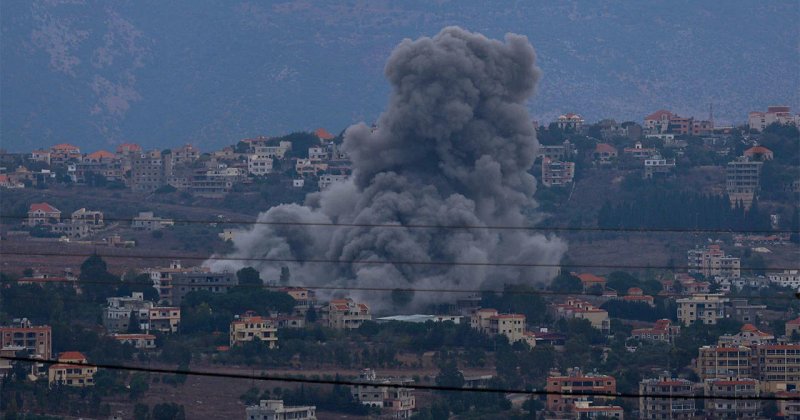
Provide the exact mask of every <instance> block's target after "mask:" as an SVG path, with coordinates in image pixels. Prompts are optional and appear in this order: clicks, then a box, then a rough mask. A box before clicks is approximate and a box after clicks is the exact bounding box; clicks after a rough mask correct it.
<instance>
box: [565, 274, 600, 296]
mask: <svg viewBox="0 0 800 420" xmlns="http://www.w3.org/2000/svg"><path fill="white" fill-rule="evenodd" d="M571 274H572V275H573V276H575V277H577V278H579V279H580V280H581V285H582V286H583V292H584V293H585V292H588V291H589V290H592V289H596V288H598V287H599V288H600V290H603V289H605V288H606V278H605V277H600V276H596V275H594V274H591V273H580V274H577V273H571Z"/></svg>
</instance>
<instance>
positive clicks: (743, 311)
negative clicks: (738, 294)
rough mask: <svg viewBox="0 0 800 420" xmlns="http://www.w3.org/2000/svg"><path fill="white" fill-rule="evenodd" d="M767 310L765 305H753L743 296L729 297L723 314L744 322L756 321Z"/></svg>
mask: <svg viewBox="0 0 800 420" xmlns="http://www.w3.org/2000/svg"><path fill="white" fill-rule="evenodd" d="M766 312H767V305H755V304H752V303H750V302H748V301H747V299H745V298H730V302H728V304H727V305H726V307H725V316H726V317H728V318H732V319H735V320H737V321H739V322H744V323H748V324H750V323H757V322H758V321H759V320H760V319H762V318H763V316H764V314H765V313H766Z"/></svg>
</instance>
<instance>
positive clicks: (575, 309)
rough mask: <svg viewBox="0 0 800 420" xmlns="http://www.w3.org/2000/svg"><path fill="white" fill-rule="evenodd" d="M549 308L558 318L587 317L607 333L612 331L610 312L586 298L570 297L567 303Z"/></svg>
mask: <svg viewBox="0 0 800 420" xmlns="http://www.w3.org/2000/svg"><path fill="white" fill-rule="evenodd" d="M549 310H550V312H551V314H552V315H553V316H554V317H555V318H557V319H585V320H587V321H589V322H590V323H591V324H592V327H594V328H597V329H598V330H600V331H602V332H604V333H606V334H607V333H609V332H610V331H611V320H610V319H609V317H608V312H607V311H606V310H604V309H600V308H597V307H595V306H594V305H593V304H591V303H589V302H587V301H585V300H580V299H576V298H569V299H567V301H566V302H565V303H561V304H555V305H552V306H550V307H549Z"/></svg>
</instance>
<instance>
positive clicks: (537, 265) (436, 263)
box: [0, 250, 800, 271]
mask: <svg viewBox="0 0 800 420" xmlns="http://www.w3.org/2000/svg"><path fill="white" fill-rule="evenodd" d="M0 255H24V256H41V257H81V258H87V257H89V256H91V255H97V256H99V257H102V258H117V259H120V258H131V259H141V260H165V259H173V260H202V261H206V260H215V261H245V262H247V261H250V262H272V263H299V264H307V263H318V264H369V265H378V264H392V265H430V266H466V267H509V268H575V269H581V268H608V269H619V270H625V269H639V270H689V269H693V268H695V267H689V266H677V265H673V266H658V265H625V264H546V263H500V262H477V261H405V260H337V259H328V258H267V257H222V256H213V255H212V256H203V255H142V254H138V255H114V254H99V253H97V252H95V253H93V254H86V253H68V252H60V253H51V252H39V251H37V252H29V251H25V252H14V251H11V252H9V251H6V250H3V251H1V252H0ZM740 270H741V271H755V270H761V268H747V267H744V268H740ZM763 270H765V271H787V270H800V268H798V267H788V268H786V267H773V268H764V269H763Z"/></svg>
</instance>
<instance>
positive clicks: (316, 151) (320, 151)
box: [308, 146, 330, 160]
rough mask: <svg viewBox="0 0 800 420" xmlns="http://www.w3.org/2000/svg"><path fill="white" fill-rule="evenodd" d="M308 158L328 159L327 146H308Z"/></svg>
mask: <svg viewBox="0 0 800 420" xmlns="http://www.w3.org/2000/svg"><path fill="white" fill-rule="evenodd" d="M308 158H309V159H311V160H328V159H329V158H330V154H329V153H328V148H327V147H323V146H313V147H309V148H308Z"/></svg>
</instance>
